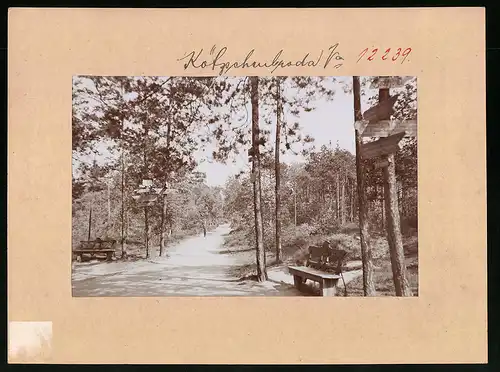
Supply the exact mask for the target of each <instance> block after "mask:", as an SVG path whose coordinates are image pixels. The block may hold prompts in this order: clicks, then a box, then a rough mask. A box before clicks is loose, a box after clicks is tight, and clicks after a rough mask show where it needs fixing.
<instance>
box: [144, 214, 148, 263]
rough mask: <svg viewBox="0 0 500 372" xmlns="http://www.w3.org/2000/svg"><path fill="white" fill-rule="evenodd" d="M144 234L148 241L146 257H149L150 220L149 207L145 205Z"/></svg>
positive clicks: (146, 241)
mask: <svg viewBox="0 0 500 372" xmlns="http://www.w3.org/2000/svg"><path fill="white" fill-rule="evenodd" d="M144 234H145V239H144V240H145V243H146V258H149V222H148V207H144Z"/></svg>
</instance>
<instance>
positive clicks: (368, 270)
mask: <svg viewBox="0 0 500 372" xmlns="http://www.w3.org/2000/svg"><path fill="white" fill-rule="evenodd" d="M360 90H361V88H360V84H359V76H354V77H353V93H354V120H355V121H359V120H362V118H363V116H362V114H361V92H360ZM355 135H356V138H355V139H356V175H357V183H358V206H359V215H358V217H359V230H360V240H361V259H362V261H363V292H364V295H365V296H375V295H376V291H375V284H374V282H373V271H374V269H373V259H372V247H371V237H370V233H369V231H368V209H367V205H366V190H365V172H364V166H363V163H362V160H361V154H360V150H361V145H362V137H361V134H360V133H359V131H358V130H357V129H356V130H355Z"/></svg>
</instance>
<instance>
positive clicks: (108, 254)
mask: <svg viewBox="0 0 500 372" xmlns="http://www.w3.org/2000/svg"><path fill="white" fill-rule="evenodd" d="M111 257H112V255H111V253H106V260H107V261H111Z"/></svg>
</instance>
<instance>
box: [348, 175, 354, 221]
mask: <svg viewBox="0 0 500 372" xmlns="http://www.w3.org/2000/svg"><path fill="white" fill-rule="evenodd" d="M349 189H350V190H351V191H350V204H351V208H350V222H351V223H352V222H353V221H354V185H353V184H352V180H351V187H350V188H349Z"/></svg>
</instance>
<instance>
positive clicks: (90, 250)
mask: <svg viewBox="0 0 500 372" xmlns="http://www.w3.org/2000/svg"><path fill="white" fill-rule="evenodd" d="M115 244H116V240H101V239H96V240H90V241H81V242H80V247H79V248H77V249H74V250H73V259H76V260H77V261H81V260H82V257H83V255H84V254H88V255H90V257H96V255H101V254H104V255H105V256H106V260H107V261H111V260H112V259H113V257H114V256H115Z"/></svg>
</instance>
